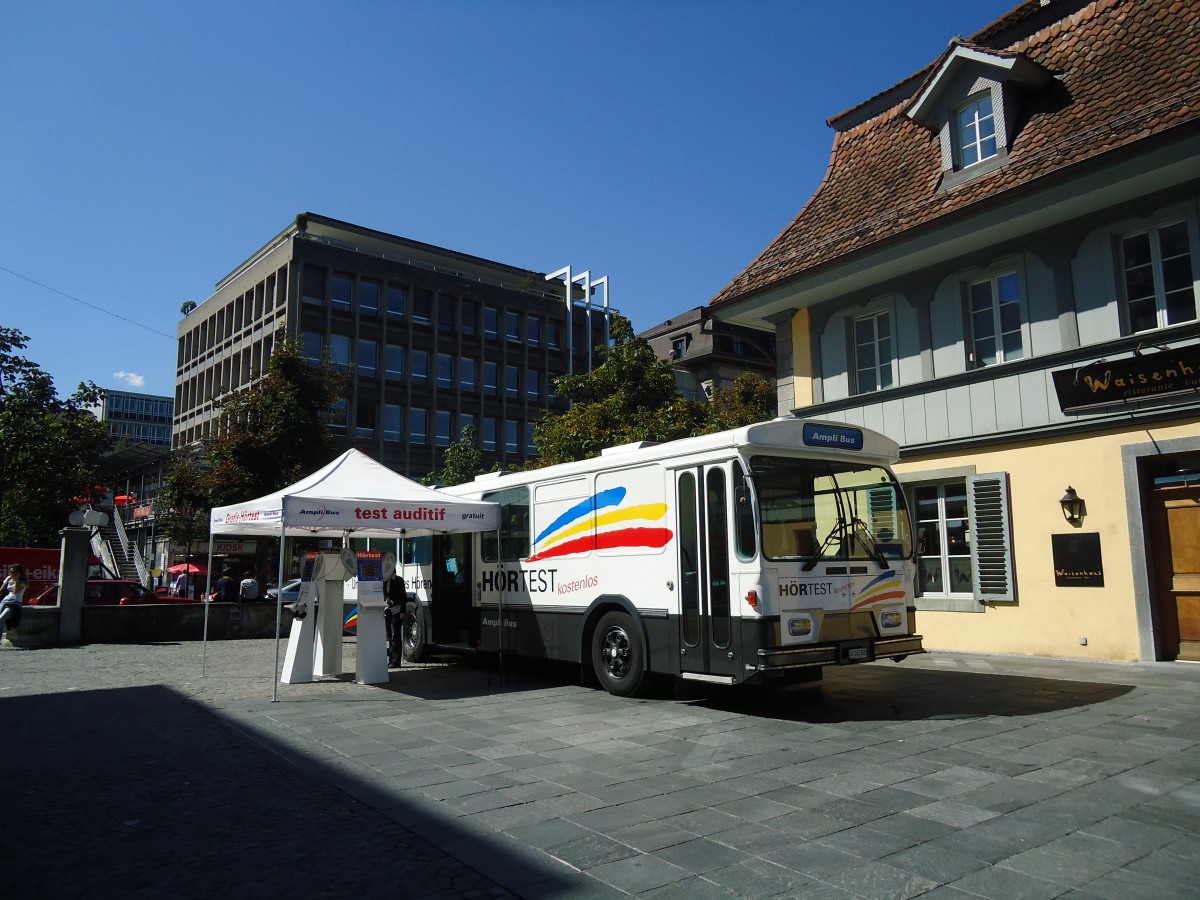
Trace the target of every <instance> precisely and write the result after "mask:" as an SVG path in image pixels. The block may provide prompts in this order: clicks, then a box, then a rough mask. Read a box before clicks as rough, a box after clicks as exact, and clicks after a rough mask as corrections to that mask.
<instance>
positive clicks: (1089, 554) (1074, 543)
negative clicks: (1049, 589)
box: [1050, 531, 1104, 587]
mask: <svg viewBox="0 0 1200 900" xmlns="http://www.w3.org/2000/svg"><path fill="white" fill-rule="evenodd" d="M1050 543H1051V546H1052V547H1053V549H1054V584H1055V586H1056V587H1104V563H1103V562H1102V561H1101V559H1100V532H1098V531H1085V532H1083V533H1081V534H1052V535H1050Z"/></svg>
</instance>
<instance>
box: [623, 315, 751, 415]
mask: <svg viewBox="0 0 1200 900" xmlns="http://www.w3.org/2000/svg"><path fill="white" fill-rule="evenodd" d="M638 337H640V338H642V339H643V340H645V341H646V343H648V344H649V345H650V349H652V350H653V351H654V355H655V356H657V357H658V358H659V359H665V360H667V361H668V362H670V363H671V368H672V369H674V370H675V386H676V388H677V389H678V391H679V393H680V394H681V395H682V396H684V397H686V398H687V399H689V400H699V401H702V402H703V401H705V400H708V399H710V398H711V397H712V395H713V391H716V390H721V389H724V388H728V387H730V386H732V385H733V382H734V381H735V380H736V379H737V377H738V376H739V375H741V374H742V373H743V372H755V373H757V374H758V375H761V376H762V377H763V378H765V379H766V380H767V381H768V382H771V383H774V381H775V332H774V331H773V330H767V329H762V328H747V327H745V326H744V325H733V324H730V323H729V322H723V321H721V320H720V319H718V318H717V317H716V316H715V315H713V313H712V310H710V309H709V308H708V307H705V306H700V307H696V308H695V309H689V310H687V311H685V312H682V313H680V314H679V315H677V316H673V317H672V318H670V319H668V320H667V321H665V322H662V323H660V324H658V325H655V326H654V327H653V328H649V329H647V330H646V331H643V332H642V333H641V334H640V335H638Z"/></svg>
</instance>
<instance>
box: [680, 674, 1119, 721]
mask: <svg viewBox="0 0 1200 900" xmlns="http://www.w3.org/2000/svg"><path fill="white" fill-rule="evenodd" d="M1132 690H1133V687H1132V686H1130V685H1122V684H1097V683H1093V682H1086V681H1061V680H1057V679H1052V678H1037V677H1028V676H1017V675H1001V674H993V673H986V672H984V673H978V672H954V671H941V670H929V669H915V668H913V669H905V668H903V666H901V665H889V664H886V663H885V664H880V665H869V666H851V667H845V668H837V667H832V666H831V667H827V668H826V669H825V677H824V679H823V680H822V681H819V682H815V683H813V684H811V685H806V686H798V687H795V688H785V689H771V688H767V689H765V690H764V689H758V690H755V689H752V688H734V689H725V690H724V691H721V692H712V691H710V692H707V695H706V696H704V697H703V698H700V699H698V701H697V702H699V703H701V704H703V705H705V706H709V707H712V708H714V709H728V710H736V711H737V712H739V713H743V714H747V715H756V716H762V717H764V718H772V719H782V720H787V721H795V722H809V723H836V722H871V721H881V722H886V721H912V720H922V719H974V718H984V717H987V716H1029V715H1036V714H1038V713H1045V712H1050V711H1056V710H1066V709H1073V708H1077V707H1084V706H1090V705H1092V704H1095V703H1101V702H1104V701H1106V700H1111V699H1113V698H1114V697H1119V696H1121V695H1123V694H1127V693H1129V692H1130V691H1132Z"/></svg>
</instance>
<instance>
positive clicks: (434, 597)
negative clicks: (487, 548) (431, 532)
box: [429, 534, 478, 644]
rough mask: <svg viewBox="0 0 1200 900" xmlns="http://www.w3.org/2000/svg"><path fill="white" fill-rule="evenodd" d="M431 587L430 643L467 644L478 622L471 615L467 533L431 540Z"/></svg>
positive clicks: (474, 636)
mask: <svg viewBox="0 0 1200 900" xmlns="http://www.w3.org/2000/svg"><path fill="white" fill-rule="evenodd" d="M433 540H434V552H433V564H432V567H431V568H432V570H433V572H432V575H433V577H432V579H431V580H432V584H431V585H430V590H429V596H430V601H431V603H432V604H433V611H434V615H433V642H434V643H436V644H468V643H470V642H471V640H472V639H473V638H476V637H478V635H477V634H472V633H471V631H472V629H476V630H477V628H478V622H477V621H476V620H475V619H474V618H473V617H472V615H471V605H472V604H471V598H472V596H473V595H472V592H471V586H472V584H473V583H474V579H473V578H472V577H471V562H472V559H473V556H474V554H473V548H472V546H471V535H469V534H442V535H437V536H435V537H434V538H433Z"/></svg>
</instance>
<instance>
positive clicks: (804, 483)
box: [750, 456, 912, 569]
mask: <svg viewBox="0 0 1200 900" xmlns="http://www.w3.org/2000/svg"><path fill="white" fill-rule="evenodd" d="M750 473H751V475H752V477H753V480H754V488H755V493H756V494H757V496H758V505H759V522H760V523H761V529H762V547H763V555H764V556H766V557H767V558H768V559H778V560H797V559H798V560H804V562H805V564H806V565H805V568H808V569H811V568H812V567H813V566H814V565H816V564H817V563H818V562H819V561H821V560H826V559H873V560H875V561H876V562H878V563H879V564H880V565H884V566H886V565H889V563H888V560H890V559H893V560H894V559H908V558H910V557H911V556H912V534H911V531H910V530H909V522H908V512H907V511H906V510H905V507H904V495H903V494H902V493H901V491H900V486H899V485H898V484H897V483H896V481H895V479H894V478H893V477H892V474H891V473H890V472H889V471H888V470H887V469H885V468H883V467H881V466H873V465H862V464H856V463H853V462H848V461H844V460H840V459H839V460H828V459H792V458H788V457H779V456H754V457H751V459H750Z"/></svg>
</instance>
